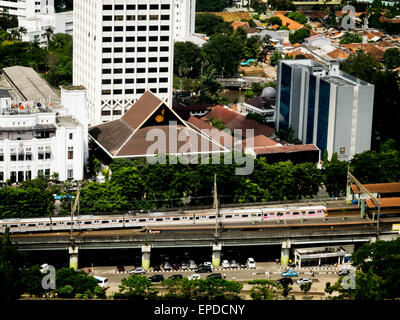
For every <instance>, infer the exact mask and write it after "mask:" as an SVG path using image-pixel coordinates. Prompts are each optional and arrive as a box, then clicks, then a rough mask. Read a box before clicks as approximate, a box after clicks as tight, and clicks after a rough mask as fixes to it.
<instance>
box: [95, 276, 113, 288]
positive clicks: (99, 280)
mask: <svg viewBox="0 0 400 320" xmlns="http://www.w3.org/2000/svg"><path fill="white" fill-rule="evenodd" d="M93 277H94V278H95V279H96V280H97V283H98V284H99V286H100V287H102V288H103V289H107V288H109V286H108V279H107V278H103V277H98V276H93Z"/></svg>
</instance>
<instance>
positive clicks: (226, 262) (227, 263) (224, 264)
mask: <svg viewBox="0 0 400 320" xmlns="http://www.w3.org/2000/svg"><path fill="white" fill-rule="evenodd" d="M222 268H225V269H227V268H229V262H228V260H223V261H222Z"/></svg>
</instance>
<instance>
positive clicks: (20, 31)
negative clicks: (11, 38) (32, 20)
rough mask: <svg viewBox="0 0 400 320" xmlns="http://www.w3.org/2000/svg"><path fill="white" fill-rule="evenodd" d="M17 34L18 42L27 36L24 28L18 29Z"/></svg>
mask: <svg viewBox="0 0 400 320" xmlns="http://www.w3.org/2000/svg"><path fill="white" fill-rule="evenodd" d="M18 32H19V36H20V38H19V39H20V40H22V36H26V35H27V34H28V30H26V28H25V27H19V28H18Z"/></svg>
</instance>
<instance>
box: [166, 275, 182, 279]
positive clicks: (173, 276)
mask: <svg viewBox="0 0 400 320" xmlns="http://www.w3.org/2000/svg"><path fill="white" fill-rule="evenodd" d="M182 278H183V277H182V275H181V274H173V275H172V276H170V277H168V279H172V280H175V279H182Z"/></svg>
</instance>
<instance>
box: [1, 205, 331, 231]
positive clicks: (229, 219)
mask: <svg viewBox="0 0 400 320" xmlns="http://www.w3.org/2000/svg"><path fill="white" fill-rule="evenodd" d="M326 216H327V210H326V207H324V206H308V207H276V208H253V209H222V210H220V212H219V217H218V222H221V223H245V222H247V223H249V222H250V223H251V222H267V221H274V220H288V219H313V218H323V217H326ZM215 219H216V214H215V212H209V213H164V212H156V213H150V214H139V215H130V214H124V215H118V214H116V215H109V216H104V215H103V216H101V215H99V216H94V215H92V216H89V215H82V216H75V217H74V219H73V229H74V230H94V229H118V228H134V227H136V228H140V227H149V228H156V227H160V226H176V225H182V226H188V225H192V226H193V225H198V224H215ZM7 227H9V228H10V232H12V233H24V232H36V231H68V230H71V217H53V218H51V219H50V218H49V217H43V218H28V219H2V220H0V233H4V231H5V229H6V228H7Z"/></svg>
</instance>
